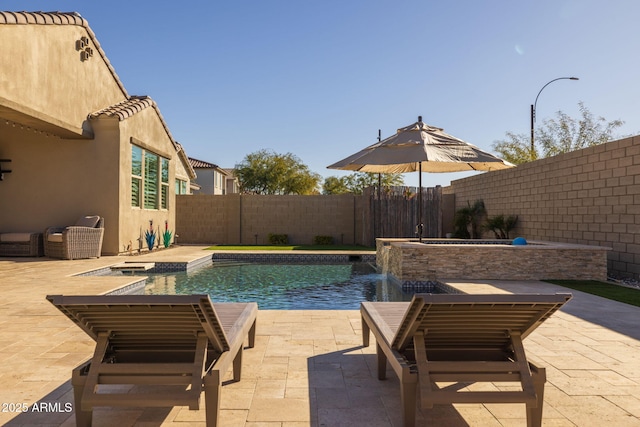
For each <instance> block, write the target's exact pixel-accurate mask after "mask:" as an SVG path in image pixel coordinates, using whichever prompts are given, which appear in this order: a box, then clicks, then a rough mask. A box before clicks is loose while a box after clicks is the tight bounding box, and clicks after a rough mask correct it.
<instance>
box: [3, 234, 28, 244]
mask: <svg viewBox="0 0 640 427" xmlns="http://www.w3.org/2000/svg"><path fill="white" fill-rule="evenodd" d="M30 240H31V233H3V234H0V242H28V241H30Z"/></svg>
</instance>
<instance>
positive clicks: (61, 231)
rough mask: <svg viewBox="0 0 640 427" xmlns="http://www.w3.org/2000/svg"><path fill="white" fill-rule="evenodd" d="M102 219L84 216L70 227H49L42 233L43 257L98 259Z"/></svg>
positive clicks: (100, 245) (100, 248) (101, 236)
mask: <svg viewBox="0 0 640 427" xmlns="http://www.w3.org/2000/svg"><path fill="white" fill-rule="evenodd" d="M103 237H104V218H102V217H100V216H85V217H82V218H80V219H78V221H76V223H75V224H74V225H72V226H68V227H49V228H47V229H46V230H45V232H44V255H45V256H47V257H50V258H62V259H81V258H100V252H101V251H102V239H103Z"/></svg>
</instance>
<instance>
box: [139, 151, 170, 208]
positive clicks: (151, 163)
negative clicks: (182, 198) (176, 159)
mask: <svg viewBox="0 0 640 427" xmlns="http://www.w3.org/2000/svg"><path fill="white" fill-rule="evenodd" d="M131 158H132V162H131V206H133V207H141V206H144V208H145V209H159V208H161V209H167V206H168V200H169V160H168V159H165V158H164V157H161V156H159V155H157V154H155V153H152V152H150V151H147V150H144V149H143V148H141V147H138V146H136V145H132V149H131Z"/></svg>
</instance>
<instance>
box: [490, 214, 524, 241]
mask: <svg viewBox="0 0 640 427" xmlns="http://www.w3.org/2000/svg"><path fill="white" fill-rule="evenodd" d="M517 222H518V217H517V216H514V215H510V216H508V217H505V216H504V215H497V216H494V217H490V218H487V222H486V223H485V226H484V227H485V229H487V230H490V231H493V233H494V234H495V236H496V239H508V238H509V232H510V231H511V230H513V229H514V228H515V226H516V223H517Z"/></svg>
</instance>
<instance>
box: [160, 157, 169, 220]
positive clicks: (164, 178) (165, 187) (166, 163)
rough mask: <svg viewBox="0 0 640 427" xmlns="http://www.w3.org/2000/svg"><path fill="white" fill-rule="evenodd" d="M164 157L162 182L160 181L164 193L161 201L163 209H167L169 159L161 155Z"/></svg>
mask: <svg viewBox="0 0 640 427" xmlns="http://www.w3.org/2000/svg"><path fill="white" fill-rule="evenodd" d="M161 159H162V166H161V168H162V171H161V172H162V173H161V178H162V179H161V182H160V187H161V194H162V199H161V201H160V203H161V206H162V209H167V206H168V205H169V160H168V159H165V158H164V157H161Z"/></svg>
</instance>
